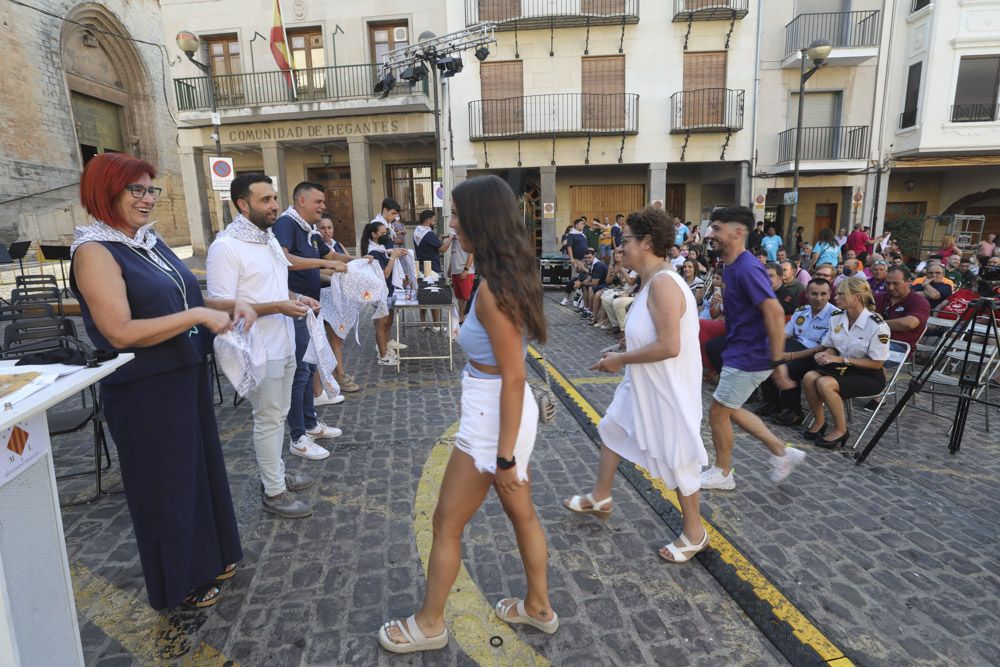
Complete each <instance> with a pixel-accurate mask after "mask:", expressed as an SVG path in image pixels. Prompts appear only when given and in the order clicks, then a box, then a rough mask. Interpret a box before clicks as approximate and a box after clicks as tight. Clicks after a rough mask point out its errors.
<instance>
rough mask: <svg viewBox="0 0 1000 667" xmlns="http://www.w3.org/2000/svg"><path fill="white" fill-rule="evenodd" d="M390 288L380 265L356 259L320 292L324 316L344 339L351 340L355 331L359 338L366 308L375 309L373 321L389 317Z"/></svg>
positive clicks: (322, 314) (356, 336)
mask: <svg viewBox="0 0 1000 667" xmlns="http://www.w3.org/2000/svg"><path fill="white" fill-rule="evenodd" d="M388 294H389V288H388V287H387V286H386V284H385V276H383V275H382V269H381V268H380V267H379V265H378V263H377V262H372V261H369V260H367V259H356V260H354V261H352V262H348V264H347V272H346V273H335V274H333V276H332V277H331V278H330V286H329V287H324V288H323V289H322V290H321V291H320V293H319V303H320V306H321V310H320V315H321V316H322V317H323V319H324V320H326V321H327V323H329V325H330V328H332V329H333V332H334V333H335V334H336V335H337V336H339V337H340V338H341V339H345V338H347V334H348V333H349V332H350V331H351V329H354V330H355V336H354V337H355V340H357V339H358V334H357V328H356V327H357V324H358V320H359V319H360V317H361V313H362V312H363V311H364V310H365V309H366V308H369V307H371V308H374V311H375V312H374V315H372V319H378V318H381V317H385V316H386V315H388V314H389V307H388V304H387V303H386V297H387V295H388Z"/></svg>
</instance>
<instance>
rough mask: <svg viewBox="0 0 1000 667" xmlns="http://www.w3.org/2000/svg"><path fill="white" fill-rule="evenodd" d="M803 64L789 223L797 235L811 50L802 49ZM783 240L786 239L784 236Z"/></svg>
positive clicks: (791, 229) (789, 228)
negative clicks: (800, 150)
mask: <svg viewBox="0 0 1000 667" xmlns="http://www.w3.org/2000/svg"><path fill="white" fill-rule="evenodd" d="M800 53H801V55H802V62H801V64H800V68H799V116H798V118H797V119H796V122H795V171H793V172H792V191H793V192H794V193H795V202H794V203H793V204H792V219H791V220H790V221H789V227H788V232H789V233H795V230H796V229H797V228H798V225H799V149H800V148H801V145H802V112H803V110H804V107H805V101H806V95H805V92H806V58H808V57H809V49H802V50H801V51H800ZM781 238H782V239H784V238H785V237H784V236H782V237H781Z"/></svg>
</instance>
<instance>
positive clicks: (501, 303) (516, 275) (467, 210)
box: [451, 175, 548, 344]
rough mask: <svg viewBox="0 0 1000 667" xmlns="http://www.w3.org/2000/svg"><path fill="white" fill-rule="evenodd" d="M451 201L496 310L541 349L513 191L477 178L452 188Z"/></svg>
mask: <svg viewBox="0 0 1000 667" xmlns="http://www.w3.org/2000/svg"><path fill="white" fill-rule="evenodd" d="M451 197H452V199H453V200H454V202H455V207H456V208H457V209H458V215H459V219H460V220H461V225H462V234H463V235H464V236H465V237H466V238H467V239H468V240H469V242H470V243H471V244H472V247H473V252H474V253H475V257H476V273H478V274H479V275H480V276H481V277H482V278H485V279H486V280H487V281H488V282H489V284H490V292H492V293H493V296H494V297H495V298H496V301H497V307H498V308H499V309H500V310H501V312H503V313H504V314H505V315H507V316H508V317H509V318H510V319H511V320H512V321H513V322H514V323H515V324H516V325H518V326H521V327H523V328H524V330H525V332H526V333H527V335H528V337H529V338H531V339H533V340H535V341H537V342H538V343H542V344H544V343H545V341H546V340H548V330H547V327H546V323H545V309H544V306H543V300H542V283H541V281H540V280H539V278H538V267H537V265H536V263H535V252H534V249H533V248H532V246H531V244H530V243H529V241H528V234H527V232H526V230H525V228H524V225H523V224H522V223H521V220H520V218H519V216H518V211H517V200H516V199H515V198H514V192H513V190H511V189H510V186H509V185H507V183H506V181H504V180H503V179H502V178H499V177H498V176H493V175H487V176H477V177H476V178H472V179H469V180H467V181H464V182H462V183H460V184H458V185H457V186H456V187H455V189H454V190H452V193H451Z"/></svg>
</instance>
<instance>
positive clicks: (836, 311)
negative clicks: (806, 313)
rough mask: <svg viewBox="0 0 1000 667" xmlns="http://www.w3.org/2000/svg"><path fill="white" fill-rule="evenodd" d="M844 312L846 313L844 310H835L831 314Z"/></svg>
mask: <svg viewBox="0 0 1000 667" xmlns="http://www.w3.org/2000/svg"><path fill="white" fill-rule="evenodd" d="M843 313H844V311H842V310H835V311H833V312H832V313H830V314H831V315H842V314H843Z"/></svg>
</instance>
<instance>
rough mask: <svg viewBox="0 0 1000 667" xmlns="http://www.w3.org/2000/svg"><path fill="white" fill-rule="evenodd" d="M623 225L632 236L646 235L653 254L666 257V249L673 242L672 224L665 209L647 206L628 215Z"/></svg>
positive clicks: (641, 236)
mask: <svg viewBox="0 0 1000 667" xmlns="http://www.w3.org/2000/svg"><path fill="white" fill-rule="evenodd" d="M625 226H626V227H628V228H629V229H630V230H631V231H632V235H633V236H637V237H639V238H640V239H641V238H643V237H646V236H648V237H649V242H650V244H651V245H652V246H653V254H654V255H656V256H657V257H663V258H666V256H667V251H668V250H669V249H670V246H672V245H673V244H674V236H675V233H674V224H673V222H672V221H671V218H670V216H669V215H668V214H667V212H666V211H664V210H663V209H660V208H653V207H652V206H647V207H646V208H644V209H642V210H641V211H638V212H636V213H632V214H630V215H629V216H628V220H627V221H626V222H625Z"/></svg>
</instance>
